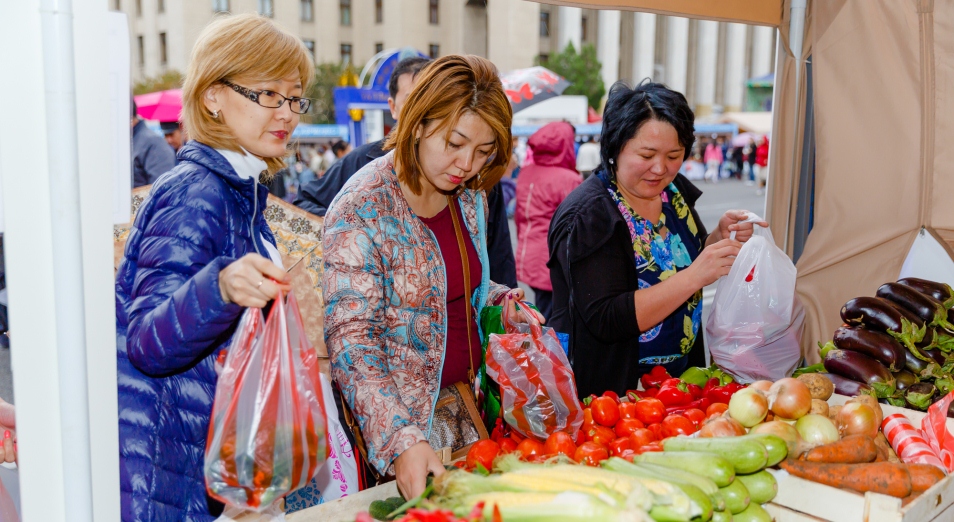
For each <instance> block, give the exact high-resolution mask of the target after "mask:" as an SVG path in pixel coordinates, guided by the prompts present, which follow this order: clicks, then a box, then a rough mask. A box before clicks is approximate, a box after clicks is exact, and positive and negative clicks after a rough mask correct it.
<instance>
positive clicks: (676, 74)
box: [665, 16, 689, 94]
mask: <svg viewBox="0 0 954 522" xmlns="http://www.w3.org/2000/svg"><path fill="white" fill-rule="evenodd" d="M688 63H689V19H688V18H682V17H678V16H670V17H669V20H668V27H667V28H666V71H665V82H666V84H667V86H668V87H669V88H670V89H672V90H674V91H678V92H681V93H683V94H685V92H686V67H687V66H688Z"/></svg>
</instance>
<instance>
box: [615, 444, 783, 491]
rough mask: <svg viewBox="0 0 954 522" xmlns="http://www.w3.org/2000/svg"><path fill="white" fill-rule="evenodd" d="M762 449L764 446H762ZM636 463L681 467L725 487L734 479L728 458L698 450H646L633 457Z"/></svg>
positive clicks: (732, 468) (733, 470)
mask: <svg viewBox="0 0 954 522" xmlns="http://www.w3.org/2000/svg"><path fill="white" fill-rule="evenodd" d="M760 447H761V446H760ZM762 449H763V451H764V449H765V448H764V447H763V448H762ZM633 461H634V462H637V463H643V462H648V463H651V464H659V465H660V466H665V467H667V468H675V469H681V470H683V471H688V472H690V473H697V474H699V475H702V476H703V477H706V478H708V479H709V480H711V481H712V482H715V484H716V486H719V487H725V486H728V485H729V484H731V483H732V480H733V479H735V468H734V467H733V466H732V463H731V462H729V461H728V460H726V459H724V458H722V457H720V456H718V455H714V454H712V453H700V452H698V451H661V452H660V451H647V452H646V453H643V454H642V455H636V456H635V457H633Z"/></svg>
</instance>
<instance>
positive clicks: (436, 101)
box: [384, 54, 513, 194]
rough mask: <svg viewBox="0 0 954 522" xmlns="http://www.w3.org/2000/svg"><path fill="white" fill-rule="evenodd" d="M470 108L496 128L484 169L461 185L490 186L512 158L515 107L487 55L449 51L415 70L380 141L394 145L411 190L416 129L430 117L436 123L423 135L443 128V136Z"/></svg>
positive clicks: (417, 173)
mask: <svg viewBox="0 0 954 522" xmlns="http://www.w3.org/2000/svg"><path fill="white" fill-rule="evenodd" d="M466 112H472V113H474V114H476V115H477V116H479V117H480V118H481V119H482V120H484V122H486V123H487V125H489V126H490V129H491V131H493V133H494V148H493V151H492V153H491V154H492V156H491V157H490V158H489V159H488V161H487V163H486V164H485V165H484V167H483V169H482V170H481V171H480V172H479V173H478V174H477V176H474V177H473V178H471V179H470V180H469V181H467V182H466V183H465V184H464V185H465V186H466V187H467V188H468V189H471V190H489V189H490V188H492V187H493V186H494V185H496V184H497V182H498V181H500V178H501V177H502V176H503V175H504V172H505V171H506V169H507V165H508V164H509V163H510V154H511V153H512V152H513V150H512V147H513V142H512V141H511V138H510V125H511V120H512V119H513V109H512V108H511V107H510V100H509V99H507V95H506V94H505V93H504V90H503V84H501V83H500V76H499V75H498V74H497V68H496V67H494V64H493V63H491V62H490V61H489V60H487V59H486V58H481V57H479V56H474V55H458V54H451V55H448V56H444V57H442V58H439V59H437V60H434V61H433V62H431V63H430V64H429V65H428V66H427V67H425V68H424V69H423V70H422V71H421V72H420V74H419V75H418V79H417V82H416V83H415V85H414V89H413V90H412V91H411V94H410V95H409V96H408V98H407V101H406V102H405V104H404V108H403V109H402V110H401V120H400V121H399V122H398V125H397V129H396V131H392V132H391V133H390V134H389V135H388V137H387V141H386V142H385V144H384V149H385V150H391V149H394V162H395V164H396V165H397V166H398V168H399V169H400V172H399V173H398V179H400V180H401V181H402V182H403V183H404V184H405V185H407V187H408V188H409V189H410V190H411V192H413V193H415V194H420V193H421V171H422V169H421V162H420V158H419V157H418V149H417V143H416V142H415V135H416V134H417V132H418V130H419V129H425V128H426V127H427V125H428V124H429V123H431V122H438V121H439V122H440V126H437V127H434V128H432V129H429V130H428V134H427V136H431V135H433V133H435V132H440V131H443V132H444V136H445V139H448V138H450V133H451V132H452V131H453V129H454V127H455V126H456V125H457V121H458V120H459V119H460V117H461V115H463V114H464V113H466Z"/></svg>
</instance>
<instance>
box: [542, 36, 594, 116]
mask: <svg viewBox="0 0 954 522" xmlns="http://www.w3.org/2000/svg"><path fill="white" fill-rule="evenodd" d="M537 63H538V64H539V65H542V66H544V67H546V68H547V69H550V70H551V71H553V72H555V73H557V74H559V75H560V76H562V77H564V78H566V80H567V81H568V82H570V86H569V87H567V88H566V90H565V91H563V94H582V95H583V96H586V99H587V102H588V103H589V105H590V107H593V108H594V109H597V110H599V108H600V102H601V101H602V99H603V95H604V94H606V86H605V85H604V84H603V77H602V76H600V69H601V68H602V65H601V64H600V61H599V60H597V58H596V47H594V46H593V45H592V44H584V45H583V48H582V50H581V51H580V52H577V51H576V48H575V47H574V46H573V43H572V42H571V43H568V44H567V46H566V49H564V50H563V51H562V52H560V53H557V54H551V55H550V56H549V57H548V58H547V59H546V60H541V59H540V58H537Z"/></svg>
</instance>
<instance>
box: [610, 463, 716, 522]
mask: <svg viewBox="0 0 954 522" xmlns="http://www.w3.org/2000/svg"><path fill="white" fill-rule="evenodd" d="M600 465H601V466H602V467H603V468H605V469H608V470H610V471H615V472H616V473H622V474H625V475H632V476H634V477H639V478H648V479H653V480H661V481H663V482H669V483H670V484H672V485H674V486H676V487H677V488H679V489H681V490H682V492H683V493H685V494H686V496H687V497H689V500H691V501H692V502H694V503H695V504H696V505H697V506H699V509H700V510H701V511H702V514H700V515H699V520H701V521H702V522H705V521H707V520H709V519H711V518H712V508H713V502H712V500H711V499H710V498H709V495H707V494H706V493H705V492H704V491H703V490H702V489H700V488H698V487H696V486H695V485H694V484H692V483H691V482H689V481H686V480H682V479H681V478H679V477H678V476H677V475H678V474H680V473H685V472H683V471H681V470H677V469H671V468H662V469H663V470H664V471H663V472H659V471H654V470H652V469H649V468H648V465H646V464H643V465H636V464H631V463H629V462H626V461H625V460H623V459H621V458H619V457H612V458H610V459H607V460H604V461H603V462H601V463H600ZM657 469H658V466H657ZM697 478H703V477H697ZM703 480H707V481H708V482H709V484H712V486H713V487H715V483H714V482H712V481H711V480H709V479H703ZM718 491H719V488H715V492H714V493H718ZM721 498H722V497H721V496H719V499H720V500H721ZM723 504H724V502H723ZM657 514H658V513H657ZM650 516H652V513H650ZM653 518H654V520H658V519H656V518H655V517H653Z"/></svg>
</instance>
